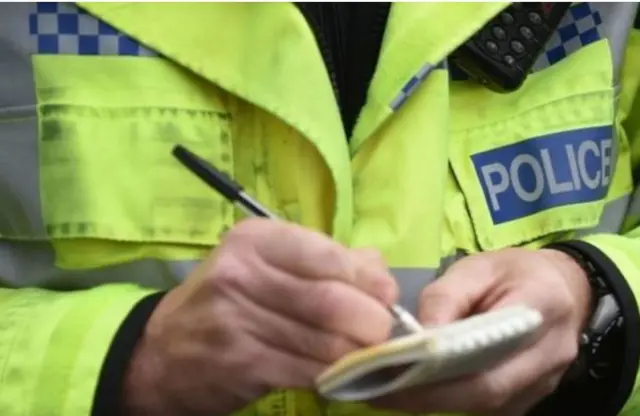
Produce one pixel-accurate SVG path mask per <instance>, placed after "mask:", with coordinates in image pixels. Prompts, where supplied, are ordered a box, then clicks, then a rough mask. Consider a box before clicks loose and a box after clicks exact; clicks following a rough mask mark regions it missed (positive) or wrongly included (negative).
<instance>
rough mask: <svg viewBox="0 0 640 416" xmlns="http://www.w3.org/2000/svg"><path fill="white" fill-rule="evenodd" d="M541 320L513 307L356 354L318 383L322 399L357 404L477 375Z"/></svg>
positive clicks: (526, 337) (535, 313) (536, 314)
mask: <svg viewBox="0 0 640 416" xmlns="http://www.w3.org/2000/svg"><path fill="white" fill-rule="evenodd" d="M541 324H542V315H541V314H540V313H539V312H538V311H536V310H534V309H531V308H529V307H526V306H522V305H520V306H512V307H507V308H503V309H498V310H494V311H490V312H487V313H483V314H478V315H474V316H471V317H469V318H466V319H463V320H460V321H457V322H454V323H451V324H447V325H443V326H439V327H430V328H425V329H424V330H423V331H421V332H418V333H413V334H410V335H405V336H401V337H399V338H395V339H392V340H390V341H388V342H386V343H384V344H381V345H376V346H373V347H369V348H365V349H361V350H358V351H355V352H353V353H351V354H349V355H347V356H345V357H344V358H342V359H340V360H338V361H337V362H335V363H334V364H333V365H331V366H330V367H329V368H328V369H327V370H325V371H324V372H323V373H322V374H320V376H318V378H317V379H316V388H317V390H318V392H319V393H320V394H321V395H322V396H324V397H325V398H328V399H331V400H338V401H361V400H368V399H372V398H375V397H378V396H382V395H386V394H389V393H392V392H395V391H399V390H402V389H406V388H408V387H411V386H415V385H423V384H428V383H434V382H438V381H444V380H447V379H452V378H456V377H459V376H463V375H466V374H472V373H475V372H478V371H480V370H482V369H484V368H487V367H489V366H491V365H492V364H496V363H497V362H498V361H500V360H501V359H503V358H506V357H507V356H509V355H510V354H512V353H514V352H515V351H516V350H518V349H520V348H522V347H524V346H525V344H526V343H527V342H530V341H531V340H532V338H533V337H534V335H535V333H536V332H537V329H538V328H539V327H540V325H541Z"/></svg>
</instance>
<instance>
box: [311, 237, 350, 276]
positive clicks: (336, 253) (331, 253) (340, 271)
mask: <svg viewBox="0 0 640 416" xmlns="http://www.w3.org/2000/svg"><path fill="white" fill-rule="evenodd" d="M346 253H347V252H346V250H345V249H344V248H342V247H341V246H340V245H339V244H337V243H333V242H330V243H328V244H322V245H319V246H318V249H317V251H316V253H315V254H314V256H315V257H316V260H317V264H321V265H322V267H323V270H324V273H323V274H324V275H325V276H326V277H327V278H329V279H334V280H345V279H348V278H349V277H350V274H351V272H350V268H349V264H350V262H349V260H348V258H347V255H346Z"/></svg>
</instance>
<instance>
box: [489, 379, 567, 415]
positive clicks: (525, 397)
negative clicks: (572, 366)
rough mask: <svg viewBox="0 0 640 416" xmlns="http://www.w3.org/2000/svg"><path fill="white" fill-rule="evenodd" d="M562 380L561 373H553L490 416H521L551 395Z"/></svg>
mask: <svg viewBox="0 0 640 416" xmlns="http://www.w3.org/2000/svg"><path fill="white" fill-rule="evenodd" d="M560 380H562V372H561V371H553V372H551V373H550V374H547V375H545V376H543V377H541V378H540V381H538V382H537V383H536V384H534V385H533V386H532V387H530V388H528V389H526V390H525V391H523V392H521V393H520V394H518V395H516V396H515V398H514V399H512V400H511V402H510V403H508V404H506V405H505V406H504V408H503V409H501V410H499V411H497V412H494V413H492V414H491V416H523V415H526V414H527V413H528V412H529V411H530V410H531V409H533V408H534V407H535V406H536V405H537V404H538V403H539V402H541V401H542V400H543V399H544V398H545V397H547V396H549V395H550V394H552V393H553V392H554V391H556V389H557V388H558V385H559V384H560Z"/></svg>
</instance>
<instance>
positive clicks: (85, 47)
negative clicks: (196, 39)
mask: <svg viewBox="0 0 640 416" xmlns="http://www.w3.org/2000/svg"><path fill="white" fill-rule="evenodd" d="M29 33H30V35H31V39H32V41H33V50H34V52H36V53H38V54H58V55H59V54H67V55H127V56H155V55H156V54H155V52H153V51H151V50H149V49H147V48H145V47H144V46H142V45H141V44H140V43H138V42H137V41H135V40H133V39H132V38H130V37H129V36H126V35H125V34H123V33H121V32H119V31H118V30H116V29H115V28H113V27H112V26H109V25H108V24H106V23H104V22H101V21H100V20H98V19H96V18H95V17H93V16H91V15H90V14H88V13H86V12H85V11H83V10H82V9H80V8H78V7H77V6H76V5H75V4H74V3H33V4H32V10H31V12H30V13H29Z"/></svg>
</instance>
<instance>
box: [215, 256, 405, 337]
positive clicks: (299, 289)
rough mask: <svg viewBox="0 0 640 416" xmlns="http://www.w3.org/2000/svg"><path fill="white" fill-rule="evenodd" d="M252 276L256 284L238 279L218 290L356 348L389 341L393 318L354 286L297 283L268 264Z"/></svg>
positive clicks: (249, 278) (311, 282)
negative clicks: (235, 294) (241, 296)
mask: <svg viewBox="0 0 640 416" xmlns="http://www.w3.org/2000/svg"><path fill="white" fill-rule="evenodd" d="M255 273H257V274H258V275H259V276H260V279H259V280H256V279H254V278H251V277H244V278H242V277H241V278H238V279H235V280H233V281H232V282H231V283H225V281H223V282H222V286H223V287H222V289H220V290H224V291H225V292H228V296H231V295H232V294H233V292H235V291H239V292H241V293H244V294H245V295H246V296H247V297H248V298H249V299H251V300H252V301H254V302H255V303H257V304H259V305H261V306H262V307H264V308H266V309H269V310H272V311H275V312H278V313H279V314H281V315H284V316H286V317H288V318H289V319H291V320H296V321H299V322H302V323H304V324H307V325H310V326H313V327H315V328H319V329H322V330H324V331H326V332H329V333H332V334H337V335H341V336H344V337H346V338H347V339H349V340H350V341H352V342H355V343H356V344H358V345H372V344H377V343H380V342H383V341H385V340H387V339H388V337H389V334H390V332H391V326H392V323H393V317H392V316H391V314H390V313H389V311H388V310H387V308H386V307H385V306H384V305H383V304H382V303H381V302H379V301H378V300H376V299H374V298H372V297H371V296H368V295H367V294H365V293H363V292H362V291H360V290H358V289H356V288H355V287H353V286H350V285H348V284H345V283H342V282H338V281H309V280H303V279H298V278H296V277H295V276H292V275H290V274H288V273H286V272H284V271H282V270H279V269H276V268H274V267H271V266H269V265H267V264H263V265H262V266H261V268H260V269H259V270H258V271H256V272H255ZM225 286H230V287H228V288H227V287H225ZM363 323H366V324H363Z"/></svg>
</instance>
